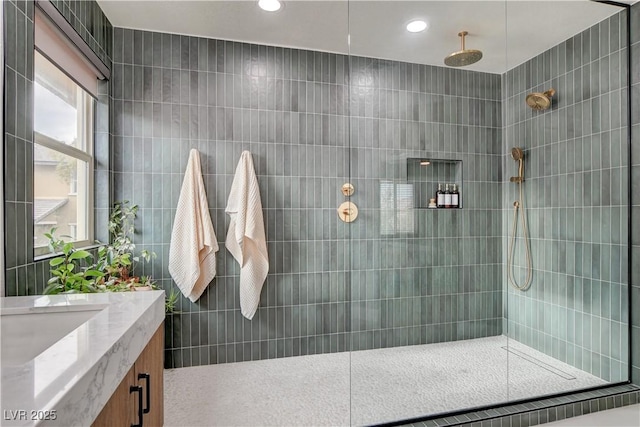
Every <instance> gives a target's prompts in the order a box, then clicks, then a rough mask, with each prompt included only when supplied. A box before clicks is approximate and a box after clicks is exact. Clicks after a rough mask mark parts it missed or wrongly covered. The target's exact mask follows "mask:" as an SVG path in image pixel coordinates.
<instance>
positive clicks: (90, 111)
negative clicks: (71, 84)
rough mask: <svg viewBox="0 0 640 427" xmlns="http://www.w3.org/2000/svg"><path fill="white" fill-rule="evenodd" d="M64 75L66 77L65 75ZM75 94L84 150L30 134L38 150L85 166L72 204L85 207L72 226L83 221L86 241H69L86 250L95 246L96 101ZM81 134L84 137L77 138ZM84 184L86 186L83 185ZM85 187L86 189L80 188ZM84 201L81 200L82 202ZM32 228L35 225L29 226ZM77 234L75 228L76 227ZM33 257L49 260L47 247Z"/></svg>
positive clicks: (39, 249)
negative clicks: (43, 148) (58, 154)
mask: <svg viewBox="0 0 640 427" xmlns="http://www.w3.org/2000/svg"><path fill="white" fill-rule="evenodd" d="M43 57H44V59H46V60H47V61H49V59H48V58H46V57H45V56H43ZM49 62H50V63H51V64H52V65H53V66H55V67H56V68H58V70H60V71H61V72H63V73H64V70H62V69H60V67H58V66H57V65H56V64H55V63H53V62H51V61H49ZM65 74H66V73H65ZM77 90H78V91H82V92H83V93H84V95H83V96H80V94H79V95H78V96H77V100H78V105H77V106H76V111H78V117H77V126H78V138H84V141H85V144H84V148H85V149H84V150H81V149H79V148H76V147H74V146H72V145H68V144H65V143H64V142H62V141H56V140H55V139H53V138H51V137H49V136H46V135H42V134H41V133H39V132H37V131H35V130H34V142H35V143H36V144H38V145H40V146H42V147H46V148H48V149H50V150H53V151H56V152H58V153H61V154H64V155H66V156H69V157H73V158H75V159H77V160H80V161H82V162H86V164H87V168H86V170H87V172H86V173H87V177H86V180H82V179H81V177H80V176H76V180H77V184H76V194H75V196H76V203H77V206H81V205H82V206H86V213H85V218H82V217H80V216H79V217H78V218H77V219H76V224H81V223H82V222H83V220H84V221H85V222H86V225H87V238H86V239H84V240H77V241H73V244H74V246H75V247H76V248H82V247H88V246H92V245H93V244H94V242H95V239H94V231H95V230H94V207H95V206H94V165H93V164H94V157H93V149H94V143H95V104H96V99H95V98H94V97H93V96H92V95H91V94H90V93H89V92H88V91H86V90H84V89H83V88H82V87H81V86H79V85H78V89H77ZM81 132H84V135H82V134H81ZM33 171H34V182H35V167H34V168H33ZM85 183H86V184H85ZM85 185H86V189H85V188H83V186H85ZM83 199H84V200H83ZM78 215H80V211H79V210H78ZM32 226H33V227H35V223H34V224H33V225H32ZM76 230H77V225H76ZM33 252H34V256H35V257H36V259H38V258H44V257H47V256H50V255H51V253H50V251H49V248H48V247H37V248H35V247H34V249H33Z"/></svg>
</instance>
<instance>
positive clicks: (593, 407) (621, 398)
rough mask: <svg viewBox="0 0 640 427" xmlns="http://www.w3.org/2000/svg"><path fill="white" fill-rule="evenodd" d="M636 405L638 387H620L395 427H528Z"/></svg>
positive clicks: (639, 400)
mask: <svg viewBox="0 0 640 427" xmlns="http://www.w3.org/2000/svg"><path fill="white" fill-rule="evenodd" d="M637 403H640V387H638V386H636V385H634V384H623V385H617V386H611V387H605V388H600V389H597V390H591V391H585V392H579V393H574V394H569V395H564V396H560V397H552V398H548V399H541V400H537V401H532V402H526V403H517V404H514V405H506V406H501V407H498V408H491V409H486V410H479V411H469V412H464V413H460V414H457V415H450V416H446V417H442V418H432V419H428V420H424V421H413V422H407V423H406V424H395V425H402V426H412V427H444V426H465V427H529V426H536V425H541V424H546V423H550V422H553V421H559V420H563V419H567V418H572V417H577V416H580V415H587V414H591V413H595V412H600V411H606V410H608V409H614V408H621V407H623V406H629V405H635V404H637Z"/></svg>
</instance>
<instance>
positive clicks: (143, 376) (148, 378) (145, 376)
mask: <svg viewBox="0 0 640 427" xmlns="http://www.w3.org/2000/svg"><path fill="white" fill-rule="evenodd" d="M141 379H144V380H145V383H146V386H147V407H146V408H145V409H144V411H143V412H144V413H145V414H148V413H149V410H150V409H151V375H149V374H147V373H144V374H138V380H141Z"/></svg>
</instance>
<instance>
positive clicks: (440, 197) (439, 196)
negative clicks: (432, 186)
mask: <svg viewBox="0 0 640 427" xmlns="http://www.w3.org/2000/svg"><path fill="white" fill-rule="evenodd" d="M436 207H438V208H444V192H443V191H442V184H438V191H436Z"/></svg>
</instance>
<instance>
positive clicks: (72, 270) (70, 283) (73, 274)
mask: <svg viewBox="0 0 640 427" xmlns="http://www.w3.org/2000/svg"><path fill="white" fill-rule="evenodd" d="M55 232H56V229H55V228H52V229H51V231H49V233H46V234H45V236H46V237H47V239H49V249H50V250H51V252H53V253H59V254H60V255H59V256H57V257H55V258H52V259H51V260H50V261H49V265H50V266H51V275H52V276H53V277H51V279H49V282H48V283H47V287H46V288H45V289H44V294H45V295H50V294H59V293H89V292H98V291H99V289H98V288H96V281H97V280H101V279H102V277H103V275H104V274H103V273H102V271H100V270H99V269H96V268H94V267H93V266H90V267H82V266H81V263H84V264H88V263H89V261H90V260H91V259H92V258H93V256H92V255H91V253H89V252H88V251H85V250H78V249H75V248H74V247H73V244H72V243H67V242H65V241H64V240H62V239H59V238H57V237H56V235H55Z"/></svg>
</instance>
